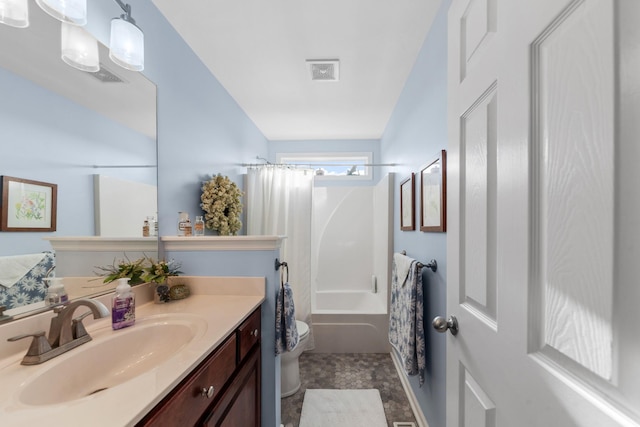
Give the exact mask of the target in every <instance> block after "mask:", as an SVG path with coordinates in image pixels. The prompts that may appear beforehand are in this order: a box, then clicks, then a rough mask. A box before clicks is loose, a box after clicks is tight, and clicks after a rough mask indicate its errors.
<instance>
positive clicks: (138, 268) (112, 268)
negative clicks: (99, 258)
mask: <svg viewBox="0 0 640 427" xmlns="http://www.w3.org/2000/svg"><path fill="white" fill-rule="evenodd" d="M144 262H145V258H140V259H137V260H135V261H131V260H129V258H127V256H126V255H125V259H124V260H119V261H118V262H116V260H115V258H114V260H113V264H111V265H108V266H106V267H99V266H96V267H95V268H97V269H98V270H99V271H97V272H94V273H95V274H96V275H98V276H102V277H104V280H103V282H104V283H110V282H113V281H115V280H118V279H122V278H125V277H128V278H129V279H130V280H129V284H131V285H139V284H140V283H144V282H145V280H144V278H143V277H142V275H143V274H144V266H143V265H144Z"/></svg>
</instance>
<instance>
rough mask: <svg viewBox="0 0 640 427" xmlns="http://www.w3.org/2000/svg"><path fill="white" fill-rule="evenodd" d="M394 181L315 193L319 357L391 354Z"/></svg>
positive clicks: (313, 297)
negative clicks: (338, 354) (373, 185)
mask: <svg viewBox="0 0 640 427" xmlns="http://www.w3.org/2000/svg"><path fill="white" fill-rule="evenodd" d="M392 183H393V179H392V177H391V176H385V177H384V178H383V179H382V180H381V181H380V183H379V184H378V185H376V186H375V187H319V188H318V187H316V188H314V195H313V200H314V202H313V205H314V206H313V214H312V233H311V242H312V243H311V260H312V261H311V277H312V283H311V287H312V288H311V289H312V293H311V305H312V318H313V330H314V336H315V349H314V352H317V353H379V352H388V351H389V341H388V329H389V315H388V301H389V297H388V295H389V281H390V268H391V267H390V259H391V253H392V222H393V202H392V201H393V187H392Z"/></svg>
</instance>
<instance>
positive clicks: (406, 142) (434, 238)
mask: <svg viewBox="0 0 640 427" xmlns="http://www.w3.org/2000/svg"><path fill="white" fill-rule="evenodd" d="M448 6H449V2H448V1H443V3H442V5H441V6H440V10H439V12H438V14H437V16H436V18H435V20H434V23H433V27H432V28H431V30H430V32H429V34H428V35H427V38H426V40H425V43H424V45H423V46H422V49H421V50H420V53H419V56H418V58H417V60H416V63H415V65H414V68H413V70H412V72H411V74H410V76H409V79H408V80H407V82H406V84H405V87H404V89H403V92H402V94H401V96H400V98H399V100H398V103H397V105H396V107H395V109H394V111H393V114H392V117H391V120H390V121H389V123H388V124H387V127H386V129H385V132H384V135H383V137H382V140H381V152H382V162H384V163H398V164H400V166H398V167H396V168H395V171H396V172H397V174H396V182H395V188H396V191H395V195H394V242H393V247H394V251H396V252H397V251H401V250H403V249H404V250H406V251H407V254H408V255H409V256H411V257H413V258H416V259H419V260H421V261H422V262H425V261H428V260H430V259H432V258H435V259H436V260H437V261H438V271H437V272H436V273H432V272H431V270H427V269H424V270H425V271H424V272H423V277H422V279H423V285H424V289H425V301H424V302H425V313H424V319H425V323H426V325H425V329H426V336H425V340H426V345H427V372H426V378H425V383H424V385H423V386H422V388H420V387H419V386H418V381H417V378H415V377H409V380H410V382H411V388H412V389H413V392H414V393H415V395H416V397H417V398H418V400H419V403H420V407H421V408H422V411H423V412H424V414H425V416H426V418H427V421H428V422H429V426H430V427H444V425H445V390H446V388H445V387H446V381H445V370H446V360H445V358H446V352H445V337H444V335H443V334H438V333H437V332H435V330H434V329H433V328H432V327H431V325H430V323H431V319H433V318H434V317H435V316H439V315H444V314H445V313H446V311H445V310H446V271H447V262H446V252H447V251H446V234H445V233H423V232H421V231H400V219H399V218H400V208H399V206H400V198H399V191H397V190H399V186H400V182H402V181H403V180H404V179H406V178H407V177H408V176H409V175H410V174H411V173H412V172H414V173H416V205H418V204H419V200H420V196H419V187H418V185H419V184H418V183H419V172H420V170H421V169H422V168H423V167H424V166H426V164H428V163H430V161H431V160H433V159H434V158H435V157H436V156H437V155H438V153H439V151H440V150H441V149H446V148H447V10H448ZM415 214H416V219H417V221H416V222H417V223H418V224H417V225H418V227H417V229H418V230H419V221H420V220H419V218H420V215H419V211H418V206H416V212H415Z"/></svg>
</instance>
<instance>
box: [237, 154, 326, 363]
mask: <svg viewBox="0 0 640 427" xmlns="http://www.w3.org/2000/svg"><path fill="white" fill-rule="evenodd" d="M313 176H314V174H313V171H312V170H308V169H295V168H291V167H284V166H277V165H263V166H258V167H252V168H249V169H248V171H247V234H249V235H278V236H286V239H284V240H283V242H282V247H281V249H280V254H281V257H282V261H286V262H287V264H288V265H289V284H290V285H291V288H292V289H293V300H294V305H295V310H296V319H298V320H302V321H303V322H305V323H307V325H309V339H308V341H307V342H308V345H307V350H311V349H313V347H314V341H313V333H312V328H311V195H312V190H313Z"/></svg>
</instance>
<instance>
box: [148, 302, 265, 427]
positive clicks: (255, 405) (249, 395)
mask: <svg viewBox="0 0 640 427" xmlns="http://www.w3.org/2000/svg"><path fill="white" fill-rule="evenodd" d="M260 361H261V358H260V308H259V307H258V308H257V309H256V310H255V311H254V312H253V313H252V314H251V315H250V316H249V317H248V318H247V319H245V321H244V322H242V324H241V325H240V326H239V327H238V328H237V329H236V330H235V331H234V332H233V333H231V334H230V335H229V336H228V337H227V338H226V339H225V341H224V342H223V343H222V344H221V345H219V346H218V347H217V348H216V349H215V350H214V351H213V352H211V354H209V356H207V358H206V359H205V360H204V361H203V362H202V363H200V365H199V366H198V367H197V368H196V369H194V370H193V371H192V372H191V373H190V374H189V375H188V376H187V377H186V378H185V379H184V380H182V382H181V383H180V384H179V385H178V386H177V387H176V388H175V389H173V390H172V391H171V393H169V395H167V396H166V397H165V398H164V399H163V400H162V401H161V402H160V403H159V404H158V405H156V407H155V408H153V409H152V410H151V412H149V413H148V414H147V415H146V416H145V417H144V418H143V419H142V421H140V422H139V423H138V424H137V426H153V427H163V426H167V427H175V426H220V427H239V426H243V427H244V426H247V427H253V426H256V427H259V426H260Z"/></svg>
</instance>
